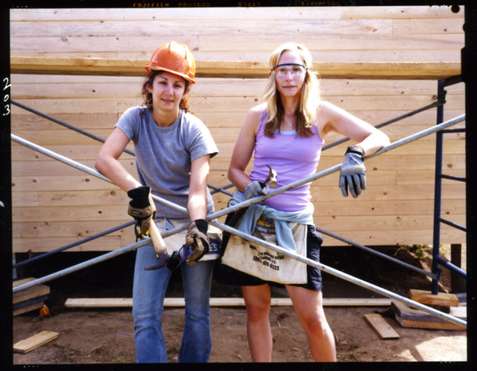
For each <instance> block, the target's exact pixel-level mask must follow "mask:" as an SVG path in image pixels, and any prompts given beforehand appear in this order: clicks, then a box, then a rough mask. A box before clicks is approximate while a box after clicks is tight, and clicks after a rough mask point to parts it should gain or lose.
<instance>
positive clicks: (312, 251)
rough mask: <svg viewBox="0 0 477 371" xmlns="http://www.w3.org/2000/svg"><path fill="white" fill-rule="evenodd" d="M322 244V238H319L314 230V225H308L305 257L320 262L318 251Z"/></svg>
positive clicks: (319, 234) (319, 235)
mask: <svg viewBox="0 0 477 371" xmlns="http://www.w3.org/2000/svg"><path fill="white" fill-rule="evenodd" d="M322 244H323V238H322V237H321V233H320V232H318V231H317V230H316V228H315V226H314V225H308V233H307V249H306V250H307V251H306V255H307V257H308V258H309V259H312V260H315V261H320V249H321V245H322Z"/></svg>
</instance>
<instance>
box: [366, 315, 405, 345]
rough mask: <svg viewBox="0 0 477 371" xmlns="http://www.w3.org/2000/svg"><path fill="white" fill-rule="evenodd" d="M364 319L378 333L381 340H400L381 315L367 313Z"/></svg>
mask: <svg viewBox="0 0 477 371" xmlns="http://www.w3.org/2000/svg"><path fill="white" fill-rule="evenodd" d="M364 318H365V319H366V321H368V323H369V324H370V325H371V327H372V328H373V329H374V330H375V331H376V332H377V333H378V335H379V336H380V337H381V339H399V337H400V336H399V334H398V333H397V332H396V331H395V330H394V329H393V328H392V326H391V325H390V324H389V323H387V322H386V320H385V319H384V318H383V317H382V316H381V315H380V314H379V313H367V314H365V315H364Z"/></svg>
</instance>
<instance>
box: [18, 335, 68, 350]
mask: <svg viewBox="0 0 477 371" xmlns="http://www.w3.org/2000/svg"><path fill="white" fill-rule="evenodd" d="M59 335H60V334H59V333H58V332H54V331H41V332H39V333H38V334H36V335H33V336H30V337H29V338H27V339H24V340H21V341H19V342H17V343H15V344H14V345H13V351H15V352H19V353H28V352H31V351H32V350H34V349H36V348H38V347H40V346H42V345H44V344H46V343H49V342H50V341H52V340H55V339H56V338H57V337H58V336H59Z"/></svg>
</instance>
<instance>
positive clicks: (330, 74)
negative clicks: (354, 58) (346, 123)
mask: <svg viewBox="0 0 477 371" xmlns="http://www.w3.org/2000/svg"><path fill="white" fill-rule="evenodd" d="M10 62H11V67H10V68H11V73H18V74H27V73H31V74H59V75H112V76H142V75H143V74H144V66H145V65H146V63H147V61H146V60H121V59H105V58H51V57H29V56H22V57H20V56H13V57H12V58H11V60H10ZM314 68H315V70H317V71H318V72H319V76H320V77H321V78H325V79H412V80H415V79H418V80H435V79H442V78H446V77H449V76H455V75H459V74H460V63H450V62H449V63H446V62H442V63H436V62H429V63H423V62H371V63H368V62H355V63H342V62H338V63H329V62H322V63H315V64H314ZM268 72H269V69H268V66H267V65H266V64H265V63H260V62H252V61H198V62H197V76H198V77H229V78H232V77H235V78H266V77H267V76H268Z"/></svg>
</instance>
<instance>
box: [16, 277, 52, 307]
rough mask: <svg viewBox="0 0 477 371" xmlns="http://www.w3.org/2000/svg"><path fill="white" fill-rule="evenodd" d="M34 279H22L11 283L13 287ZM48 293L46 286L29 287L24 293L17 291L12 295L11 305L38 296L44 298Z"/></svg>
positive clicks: (48, 289)
mask: <svg viewBox="0 0 477 371" xmlns="http://www.w3.org/2000/svg"><path fill="white" fill-rule="evenodd" d="M34 279H35V278H34V277H28V278H23V279H21V280H17V281H14V282H13V287H16V286H19V285H22V284H24V283H26V282H29V281H32V280H34ZM49 293H50V288H49V286H46V285H37V286H33V287H30V288H28V289H26V290H24V291H19V292H16V293H14V294H13V304H17V303H20V302H23V301H26V300H29V299H33V298H36V297H39V296H45V295H48V294H49Z"/></svg>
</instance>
